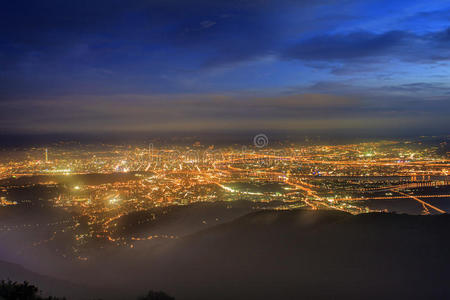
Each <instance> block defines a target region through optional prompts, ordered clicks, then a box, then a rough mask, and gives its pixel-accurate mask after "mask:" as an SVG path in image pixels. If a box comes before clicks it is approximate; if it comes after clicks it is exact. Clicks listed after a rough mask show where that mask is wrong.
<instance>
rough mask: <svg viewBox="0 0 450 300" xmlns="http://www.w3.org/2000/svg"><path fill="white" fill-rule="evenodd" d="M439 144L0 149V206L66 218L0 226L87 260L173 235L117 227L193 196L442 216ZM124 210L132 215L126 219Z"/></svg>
mask: <svg viewBox="0 0 450 300" xmlns="http://www.w3.org/2000/svg"><path fill="white" fill-rule="evenodd" d="M444 146H446V145H445V143H444V144H442V143H441V144H438V145H437V146H426V145H423V144H422V142H421V141H420V139H419V140H418V141H414V142H411V141H379V142H364V143H355V144H342V145H296V144H293V143H287V144H285V145H283V144H280V145H279V146H278V147H276V148H271V147H269V146H268V145H264V147H259V145H258V144H255V145H248V146H241V147H237V146H230V147H222V148H215V147H214V146H213V145H208V146H206V145H202V144H201V143H200V142H196V143H194V144H192V145H189V146H176V145H173V146H170V147H155V146H153V144H149V146H147V147H138V146H131V145H109V144H102V145H81V144H70V143H69V144H66V143H59V144H55V145H53V146H51V147H48V148H27V149H20V150H10V151H6V152H5V151H4V152H3V153H4V154H3V161H2V164H1V177H2V180H1V181H0V183H1V186H2V190H1V195H2V198H1V199H2V200H1V205H3V206H23V207H28V209H30V210H32V209H34V207H35V206H38V205H45V206H50V207H55V208H62V209H63V211H65V212H67V215H66V216H65V217H63V218H60V219H58V220H57V221H54V222H50V223H47V224H42V223H36V224H29V223H27V222H24V223H23V224H21V225H17V224H15V225H11V226H10V225H8V223H7V222H6V223H3V225H2V227H0V230H1V231H4V232H5V231H6V232H14V231H15V230H22V229H23V228H26V230H29V231H32V230H33V229H39V228H40V227H42V226H48V227H49V229H51V230H50V231H49V233H50V234H49V235H46V236H44V237H43V238H42V239H40V240H31V241H30V243H32V245H33V246H34V247H40V246H42V245H43V244H45V243H48V242H50V241H52V240H54V239H57V238H58V237H59V235H61V234H63V235H64V236H67V234H69V233H70V235H71V239H72V242H73V246H72V247H71V248H70V251H68V253H66V252H64V253H60V255H63V256H64V257H67V256H69V257H73V258H77V259H80V260H86V259H88V256H84V255H83V248H84V247H87V246H89V247H92V246H93V245H97V246H101V247H103V246H104V245H105V244H106V245H110V246H118V247H123V246H125V247H134V243H135V242H136V241H140V240H150V239H176V238H178V235H177V232H165V233H163V234H155V235H142V234H140V235H136V236H133V235H124V231H123V229H124V227H123V226H131V227H132V226H143V224H145V223H148V224H150V223H151V222H154V221H155V219H156V218H159V217H160V215H158V214H164V211H165V210H167V209H168V210H171V209H173V208H174V207H176V206H185V205H193V204H195V203H200V202H220V203H222V202H224V203H227V205H228V206H230V207H232V206H233V205H234V203H236V202H237V203H239V202H240V201H248V202H249V203H253V204H252V205H251V206H252V208H253V209H277V210H286V209H298V208H304V209H311V210H340V211H345V212H348V213H351V214H359V213H367V212H375V211H385V212H390V211H391V212H393V211H397V212H407V213H412V214H441V213H446V209H448V205H447V204H446V201H448V199H449V198H450V190H449V189H448V185H449V175H448V170H449V167H450V160H449V159H448V153H445V152H444V153H443V152H442V150H443V149H444V150H445V149H446V148H444ZM14 157H15V158H14ZM26 191H33V192H34V193H37V194H38V195H39V197H38V199H36V197H35V199H34V200H30V199H24V198H23V195H26ZM41 194H42V195H46V197H47V198H45V199H44V198H42V196H41ZM396 203H401V206H400V207H396V206H395V205H393V204H396ZM138 212H141V214H138ZM127 216H128V217H129V216H133V217H136V218H137V219H136V220H133V222H134V223H133V222H132V223H131V224H126V223H124V220H127ZM6 220H7V219H6ZM124 224H126V225H124ZM133 224H134V225H133ZM120 226H122V227H123V228H120ZM52 230H54V231H52ZM36 236H38V235H36Z"/></svg>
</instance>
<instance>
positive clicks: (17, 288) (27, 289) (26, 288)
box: [0, 280, 65, 300]
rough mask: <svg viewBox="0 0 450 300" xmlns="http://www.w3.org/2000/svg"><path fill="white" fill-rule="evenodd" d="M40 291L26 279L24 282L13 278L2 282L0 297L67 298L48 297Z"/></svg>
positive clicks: (13, 299)
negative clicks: (18, 281) (42, 295)
mask: <svg viewBox="0 0 450 300" xmlns="http://www.w3.org/2000/svg"><path fill="white" fill-rule="evenodd" d="M39 293H40V291H39V289H38V288H37V287H35V286H34V285H31V284H29V283H28V282H26V281H24V282H23V283H17V282H15V281H14V282H13V281H11V280H8V281H4V280H2V281H1V283H0V299H2V300H3V299H4V300H65V298H55V297H47V298H43V297H41V296H40V295H39Z"/></svg>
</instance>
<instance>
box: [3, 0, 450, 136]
mask: <svg viewBox="0 0 450 300" xmlns="http://www.w3.org/2000/svg"><path fill="white" fill-rule="evenodd" d="M1 6H2V7H1V9H0V37H1V39H0V130H1V131H2V132H97V131H98V132H100V131H114V130H118V131H144V132H147V131H148V132H151V131H178V130H187V131H203V130H223V129H224V130H256V131H264V130H272V129H276V130H298V131H306V132H307V131H314V132H315V131H317V132H319V131H323V132H327V131H330V130H331V131H341V132H352V131H355V132H359V133H361V134H364V133H368V134H369V133H370V134H372V133H390V132H392V133H417V134H447V133H449V132H448V129H449V125H450V121H449V119H450V118H449V117H448V114H449V113H450V101H449V100H450V65H449V60H450V1H412V0H410V1H365V0H358V1H320V0H319V1H289V0H276V1H270V0H251V1H250V0H249V1H245V0H241V1H235V0H226V1H225V0H223V1H222V0H208V1H206V0H194V1H189V0H184V1H180V0H165V1H159V0H155V1H149V0H147V1H141V0H128V1H115V0H105V1H95V0H91V1H85V0H78V1H69V0H67V1H60V0H52V1H50V0H39V1H37V0H36V1H33V0H28V1H21V0H15V1H2V2H1Z"/></svg>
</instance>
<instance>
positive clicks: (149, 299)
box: [138, 291, 175, 300]
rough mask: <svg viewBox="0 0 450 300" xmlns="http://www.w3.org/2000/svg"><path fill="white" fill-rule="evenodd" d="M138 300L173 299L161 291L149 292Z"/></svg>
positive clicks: (173, 299)
mask: <svg viewBox="0 0 450 300" xmlns="http://www.w3.org/2000/svg"><path fill="white" fill-rule="evenodd" d="M138 300H175V298H174V297H172V296H169V295H167V294H166V293H164V292H161V291H159V292H154V291H149V292H148V294H147V295H146V296H144V297H141V298H139V299H138Z"/></svg>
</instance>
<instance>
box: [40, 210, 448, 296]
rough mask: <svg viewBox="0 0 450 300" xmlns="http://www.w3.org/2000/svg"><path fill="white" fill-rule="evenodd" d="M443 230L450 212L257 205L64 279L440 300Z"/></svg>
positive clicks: (132, 290)
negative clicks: (354, 211)
mask: <svg viewBox="0 0 450 300" xmlns="http://www.w3.org/2000/svg"><path fill="white" fill-rule="evenodd" d="M449 230H450V216H449V215H437V216H410V215H396V214H384V213H375V214H362V215H356V216H353V215H350V214H347V213H344V212H339V211H311V210H291V211H274V210H262V211H257V212H253V213H250V214H247V215H245V216H242V217H240V218H238V219H235V220H233V221H230V222H228V223H223V224H221V225H217V226H213V227H211V228H209V229H206V230H203V231H200V232H197V233H195V234H192V235H188V236H185V237H182V238H179V239H177V240H173V241H171V242H168V243H165V244H159V245H157V246H155V247H148V246H146V245H145V242H143V243H144V244H138V243H137V244H136V245H135V247H134V248H132V249H131V248H130V249H127V250H121V251H120V252H118V253H116V254H115V255H108V256H105V257H103V258H102V257H100V258H98V259H96V260H93V261H88V262H86V264H84V265H83V267H82V268H76V269H75V268H74V269H73V271H71V273H70V274H69V273H66V274H65V277H66V278H70V279H71V280H72V279H73V280H74V281H77V282H79V283H81V284H85V285H97V286H101V287H103V288H105V289H103V292H92V293H90V292H85V293H84V296H83V297H81V298H83V299H94V298H99V297H101V298H103V299H134V297H135V296H136V295H139V294H144V293H145V292H146V291H148V290H149V289H153V290H163V291H166V292H168V293H169V294H171V295H173V296H175V298H176V299H178V300H179V299H448V298H449V297H450V287H449V285H448V280H449V278H450V271H449V270H450V269H449V267H450V257H449V255H448V253H450V241H449V240H448V238H447V237H448V232H449ZM36 284H38V285H39V286H40V287H41V288H42V289H44V286H41V285H40V283H39V282H36ZM108 289H109V292H108ZM118 290H120V292H118ZM104 291H107V292H104ZM58 295H61V294H58ZM63 295H65V296H68V297H69V299H77V298H80V296H79V295H76V294H75V293H72V292H71V291H69V290H67V293H65V294H63Z"/></svg>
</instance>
